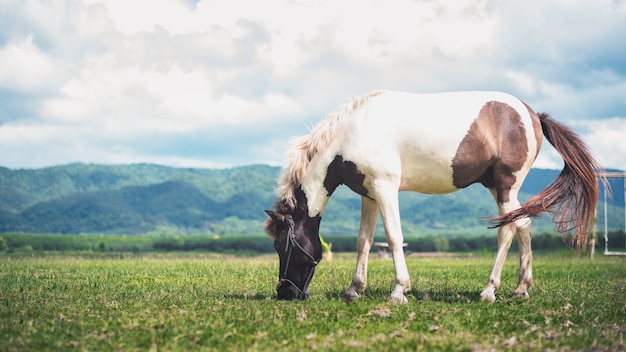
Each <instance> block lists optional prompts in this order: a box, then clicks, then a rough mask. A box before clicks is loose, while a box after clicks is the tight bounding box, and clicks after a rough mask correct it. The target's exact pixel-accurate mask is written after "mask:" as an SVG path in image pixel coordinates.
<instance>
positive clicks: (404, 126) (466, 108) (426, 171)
mask: <svg viewBox="0 0 626 352" xmlns="http://www.w3.org/2000/svg"><path fill="white" fill-rule="evenodd" d="M493 103H496V104H501V106H503V107H506V108H508V109H509V110H511V111H513V112H515V114H517V116H519V118H520V119H521V120H522V123H523V124H524V125H525V126H527V127H529V128H532V123H531V121H530V117H529V111H528V109H527V107H526V106H525V104H524V103H523V102H521V101H520V100H519V99H517V98H515V97H513V96H511V95H509V94H506V93H502V92H446V93H433V94H413V93H405V92H395V91H387V92H385V93H384V94H380V95H377V96H376V97H375V98H373V99H372V100H371V101H369V102H368V104H367V105H366V107H365V108H364V109H362V110H361V111H359V112H358V115H359V116H357V117H356V118H355V119H354V121H352V123H350V124H349V126H348V128H347V129H345V138H343V140H344V143H345V146H348V147H349V149H350V148H351V149H353V150H354V152H350V151H349V150H348V151H346V154H345V155H344V156H345V157H347V158H348V159H359V158H360V159H361V160H360V161H359V162H358V164H360V165H362V166H363V167H364V168H365V169H368V170H371V172H376V168H377V167H378V168H379V169H380V171H381V173H387V174H389V173H390V172H393V171H394V170H397V172H399V177H400V178H401V185H400V189H403V190H413V191H418V192H423V193H448V192H453V191H455V190H457V189H459V188H462V187H465V186H467V184H463V185H462V186H460V185H459V184H458V182H455V180H454V178H455V175H454V172H455V170H454V167H453V160H454V159H455V157H457V158H458V154H459V146H461V145H462V143H463V141H464V140H466V139H467V138H468V134H469V133H470V131H471V130H472V128H471V127H472V125H473V124H474V122H475V121H476V120H477V119H478V118H479V116H481V111H482V113H483V114H484V109H485V106H488V104H493ZM515 114H513V115H515ZM510 115H512V114H504V113H503V114H497V116H494V117H493V118H494V119H496V121H494V122H492V123H500V122H505V123H508V122H506V121H500V122H499V121H497V119H499V118H502V119H506V118H510ZM474 130H475V129H474ZM531 132H532V131H531ZM472 133H476V132H475V131H474V132H472ZM532 134H533V135H534V132H532ZM529 135H530V134H529ZM486 137H488V138H494V139H497V138H502V136H498V135H493V136H480V138H486ZM485 143H489V141H485ZM479 152H480V151H478V150H477V151H476V153H479ZM350 154H353V155H354V157H352V155H350ZM473 157H474V159H475V160H472V161H471V162H472V163H475V164H476V166H472V165H469V166H468V167H476V170H470V172H469V174H479V173H481V172H483V170H482V169H481V168H484V167H485V166H484V165H485V163H486V162H487V161H488V159H490V158H492V157H493V156H492V155H487V154H485V155H484V157H483V158H484V159H485V160H480V158H481V155H478V154H477V155H474V156H473ZM461 162H463V161H461ZM463 167H465V166H463ZM469 177H473V176H471V175H470V176H469ZM473 181H474V180H471V181H468V182H465V183H471V182H473Z"/></svg>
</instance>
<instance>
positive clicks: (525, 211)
mask: <svg viewBox="0 0 626 352" xmlns="http://www.w3.org/2000/svg"><path fill="white" fill-rule="evenodd" d="M537 115H538V116H539V119H540V121H541V127H542V129H543V134H544V136H545V137H546V139H547V140H548V142H550V144H552V146H553V147H554V149H556V151H557V152H559V154H561V157H562V158H563V161H564V162H565V165H564V167H563V170H562V171H561V173H560V174H559V176H558V177H557V178H556V179H555V180H554V181H552V183H550V184H549V185H548V186H546V188H545V189H544V190H543V191H541V192H540V193H539V194H537V195H536V196H534V197H532V198H531V199H529V200H528V201H527V202H526V203H524V204H523V205H522V206H521V207H520V208H519V209H516V210H513V211H511V212H509V213H507V214H503V215H500V216H496V217H493V218H492V219H491V220H492V223H493V224H494V227H499V226H502V225H505V224H508V223H511V222H513V221H515V220H518V219H521V218H525V217H536V216H539V215H540V214H541V213H542V212H550V213H552V214H553V217H552V221H553V222H554V223H555V225H556V229H557V231H558V232H560V233H562V234H564V233H567V232H569V231H570V230H574V231H575V233H576V235H577V236H576V237H574V240H576V243H577V246H578V248H580V246H581V245H582V244H583V243H585V242H586V239H587V234H588V233H589V231H590V230H591V228H592V226H593V223H594V221H595V219H594V217H595V209H596V204H597V202H598V192H599V187H598V179H597V177H598V174H599V173H600V172H601V171H602V167H601V166H600V165H599V164H598V162H597V161H596V160H595V159H594V158H593V156H592V155H591V152H590V151H589V148H588V147H587V146H586V145H585V143H584V142H583V141H582V140H581V139H580V137H579V136H578V135H577V134H576V133H574V132H573V131H572V130H570V129H569V128H567V127H566V126H564V125H562V124H561V123H559V122H557V121H555V120H553V119H552V118H551V117H550V116H549V115H548V114H546V113H539V114H537ZM601 182H602V183H603V184H606V179H605V178H601Z"/></svg>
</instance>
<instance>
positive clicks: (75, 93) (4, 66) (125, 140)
mask: <svg viewBox="0 0 626 352" xmlns="http://www.w3.org/2000/svg"><path fill="white" fill-rule="evenodd" d="M0 7H1V8H2V9H3V10H2V11H0V22H2V23H3V31H2V33H0V138H2V140H0V146H1V147H2V148H3V149H4V148H9V149H11V150H14V151H15V152H14V153H11V155H10V156H8V154H6V153H3V155H1V156H0V165H7V166H29V165H36V166H42V165H46V164H47V165H51V164H55V163H60V162H69V161H73V160H77V161H92V162H107V163H114V162H115V160H119V162H129V161H141V160H144V161H158V160H163V162H165V163H170V164H176V165H177V166H181V165H183V164H185V163H189V165H202V164H204V165H209V164H219V165H227V164H228V160H232V163H233V164H239V163H247V162H250V163H252V162H264V161H266V162H272V163H275V162H277V161H278V160H280V157H279V156H278V155H282V154H283V151H282V149H284V148H285V147H286V145H287V141H288V139H289V137H290V136H292V135H294V134H300V133H304V132H305V131H306V128H305V127H304V125H305V124H311V123H315V122H316V121H318V120H319V119H321V118H322V117H323V116H324V115H325V114H326V113H327V112H329V111H331V110H332V109H333V108H334V107H335V105H336V104H339V103H341V102H343V101H345V100H346V99H348V98H349V97H351V96H354V95H357V94H360V93H362V92H364V91H368V90H371V89H377V88H391V89H402V90H411V91H420V92H428V91H440V90H460V89H479V90H484V89H501V90H506V91H509V92H511V93H513V94H517V95H519V96H520V98H521V99H523V100H525V101H526V102H528V103H529V104H530V105H531V106H532V107H533V108H534V109H536V110H538V111H548V112H550V113H551V114H552V115H553V116H554V117H555V118H556V119H558V120H560V121H563V122H565V123H566V124H576V123H577V121H578V122H580V123H581V124H582V123H587V122H584V121H588V120H589V119H590V118H593V119H594V121H595V120H596V119H607V118H611V117H616V118H617V119H616V120H606V121H604V122H602V123H601V124H600V125H602V124H604V126H605V127H604V128H606V129H607V130H610V129H611V125H610V124H611V123H614V124H618V126H621V125H620V122H619V121H621V119H623V118H626V102H625V101H624V99H623V97H624V96H626V84H625V83H624V82H626V79H624V78H625V76H626V67H625V66H624V65H623V62H625V60H626V44H625V42H624V41H623V40H622V39H621V33H624V32H625V31H626V6H625V5H624V3H623V2H615V1H610V0H600V1H597V2H594V6H592V7H590V6H589V4H588V3H587V2H585V1H583V0H574V1H554V2H545V1H530V2H528V1H509V2H495V1H490V0H481V1H467V0H454V1H409V0H400V1H396V2H393V3H385V2H380V1H369V0H367V1H335V2H331V1H320V0H297V1H287V0H267V1H251V0H233V1H228V2H217V1H215V0H201V1H198V2H197V3H193V2H191V1H186V0H163V1H147V0H132V1H122V0H85V1H79V0H75V1H69V2H68V1H61V0H55V1H47V2H24V1H15V0H0ZM589 121H591V120H589ZM260 126H264V127H266V128H265V129H263V130H262V131H261V130H260ZM576 126H579V127H580V126H582V125H576ZM585 126H586V125H585ZM580 128H582V129H583V130H585V131H586V132H588V131H591V127H580ZM616 129H617V130H620V129H619V128H616ZM226 131H227V132H226ZM237 133H239V135H240V136H245V137H242V139H241V141H240V142H239V143H237V144H232V145H229V147H228V148H223V149H221V150H220V148H216V147H215V146H214V145H211V147H210V148H207V151H206V154H205V155H200V154H198V153H196V154H193V155H191V154H189V153H190V152H189V151H188V150H193V149H194V148H195V149H198V148H206V147H207V146H206V145H205V144H203V143H204V142H203V141H202V138H200V137H198V139H197V140H194V142H193V143H196V144H193V143H192V144H191V145H190V146H189V147H188V148H187V149H185V150H183V149H182V148H177V147H176V146H175V145H173V144H174V143H180V141H181V136H182V137H184V136H190V135H194V136H202V135H208V136H212V137H211V138H213V139H215V140H221V139H220V137H221V136H225V135H228V138H227V139H224V141H226V140H233V139H237V135H238V134H237ZM255 133H256V134H255ZM251 136H255V138H251ZM584 136H585V138H587V134H585V135H584ZM606 136H607V137H605V138H604V140H603V143H607V145H608V144H609V143H610V142H609V140H610V139H616V138H621V137H618V136H617V134H615V133H612V134H606ZM5 137H6V138H7V139H4V138H5ZM589 138H590V139H595V138H597V136H596V135H595V134H591V133H590V134H589ZM150 140H162V141H164V142H163V143H166V142H165V141H167V143H172V145H167V146H163V147H162V149H163V150H161V149H159V148H152V149H149V148H148V147H147V146H146V143H145V141H150ZM136 141H143V142H144V143H138V142H136ZM190 143H191V142H190ZM224 143H226V142H224ZM251 143H254V145H252V144H251ZM594 143H595V142H590V144H591V145H592V146H594V149H596V144H594ZM613 143H618V142H617V141H614V142H613ZM148 144H149V143H148ZM604 148H605V147H604V146H603V145H597V149H598V151H599V153H600V154H601V156H599V157H598V159H600V160H601V161H603V162H606V163H608V164H610V165H611V166H612V165H624V164H625V162H624V160H626V157H625V156H623V155H626V153H623V151H622V150H621V149H618V150H620V153H619V154H617V153H613V155H614V156H612V157H606V156H605V155H604V153H605V149H604ZM168 149H169V150H177V151H179V153H180V154H179V155H172V154H171V153H166V152H165V151H164V150H168ZM606 150H607V151H610V150H611V149H606ZM613 150H615V149H613ZM43 155H45V157H43ZM264 158H265V159H264ZM216 160H219V162H216ZM559 163H560V161H559V159H558V155H556V154H555V152H550V151H549V150H548V151H545V153H544V152H542V154H541V155H540V157H539V160H538V162H537V164H536V165H538V166H543V167H560V164H559Z"/></svg>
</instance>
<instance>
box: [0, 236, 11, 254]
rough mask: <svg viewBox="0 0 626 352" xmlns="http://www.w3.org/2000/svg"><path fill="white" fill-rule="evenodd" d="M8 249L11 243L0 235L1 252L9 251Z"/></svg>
mask: <svg viewBox="0 0 626 352" xmlns="http://www.w3.org/2000/svg"><path fill="white" fill-rule="evenodd" d="M8 249H9V245H8V244H7V241H6V240H5V239H4V238H3V237H0V252H4V251H7V250H8Z"/></svg>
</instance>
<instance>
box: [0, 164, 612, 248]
mask: <svg viewBox="0 0 626 352" xmlns="http://www.w3.org/2000/svg"><path fill="white" fill-rule="evenodd" d="M279 173H280V169H279V168H278V167H272V166H268V165H250V166H242V167H235V168H229V169H192V168H172V167H166V166H160V165H150V164H135V165H92V164H70V165H64V166H55V167H50V168H44V169H36V170H29V169H26V170H11V169H7V168H0V232H25V233H66V234H75V233H117V234H139V233H156V234H158V233H161V232H167V231H169V232H177V233H211V234H225V233H228V234H248V233H261V232H262V231H263V227H262V222H263V221H264V220H265V219H266V214H265V213H264V212H263V210H264V209H269V208H271V206H272V204H273V201H274V198H275V194H274V189H275V187H276V179H277V177H278V175H279ZM558 173H559V171H557V170H545V169H533V170H531V173H530V175H529V176H528V177H527V179H526V182H525V184H524V187H523V188H522V194H521V195H520V200H521V201H524V200H526V199H528V198H529V197H530V196H532V195H534V194H536V193H538V192H539V191H540V190H541V189H543V188H544V187H545V186H546V185H547V184H548V183H549V182H550V181H552V180H553V179H554V178H555V177H556V176H557V175H558ZM620 200H621V203H620V204H623V195H621V198H620ZM616 201H618V200H617V199H616ZM360 205H361V204H360V198H359V197H358V196H357V195H356V194H354V193H352V192H351V191H350V190H349V189H347V187H340V188H338V189H337V191H336V192H335V194H334V195H333V197H332V198H331V200H330V202H329V204H328V207H327V209H326V212H325V213H324V220H323V221H322V228H321V231H322V233H324V234H338V235H343V234H356V232H357V230H358V225H359V217H360ZM400 205H401V213H402V220H403V227H404V231H405V235H407V236H410V235H424V234H444V235H445V234H460V233H471V234H475V233H480V232H484V231H486V227H487V226H488V223H485V222H484V221H482V219H484V218H486V217H489V216H492V215H494V214H496V212H497V207H496V205H495V203H494V201H493V198H492V197H491V195H490V194H489V192H488V191H487V190H486V189H484V188H483V187H482V186H480V185H472V186H470V187H468V188H467V189H465V190H462V191H459V192H455V193H452V194H447V195H438V196H434V195H424V194H419V193H413V192H402V193H401V194H400ZM621 209H622V210H621V216H622V219H623V206H622V208H621ZM613 213H615V214H617V215H616V216H617V217H619V209H618V210H617V211H613V212H611V214H613ZM612 216H613V215H612ZM534 223H535V226H534V228H535V231H536V232H537V231H541V232H544V231H548V232H552V231H554V227H553V225H552V223H551V222H550V221H549V220H548V219H538V220H537V221H535V222H534ZM378 231H379V233H381V234H382V222H381V221H379V228H378Z"/></svg>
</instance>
